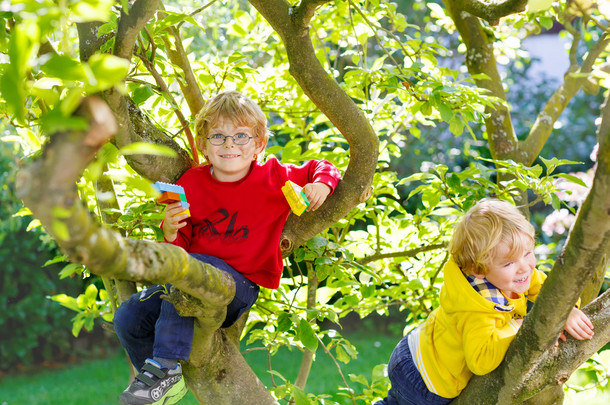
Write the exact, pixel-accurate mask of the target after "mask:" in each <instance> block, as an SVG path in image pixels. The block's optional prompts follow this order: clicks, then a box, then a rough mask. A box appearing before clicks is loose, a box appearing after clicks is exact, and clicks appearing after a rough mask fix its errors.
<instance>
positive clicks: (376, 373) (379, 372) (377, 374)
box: [372, 364, 388, 383]
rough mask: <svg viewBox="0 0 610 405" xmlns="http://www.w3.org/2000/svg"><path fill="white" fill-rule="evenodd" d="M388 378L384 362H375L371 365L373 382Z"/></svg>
mask: <svg viewBox="0 0 610 405" xmlns="http://www.w3.org/2000/svg"><path fill="white" fill-rule="evenodd" d="M386 378H388V369H387V366H386V365H385V364H377V365H376V366H375V367H373V381H372V382H373V383H376V382H377V381H381V380H384V379H386Z"/></svg>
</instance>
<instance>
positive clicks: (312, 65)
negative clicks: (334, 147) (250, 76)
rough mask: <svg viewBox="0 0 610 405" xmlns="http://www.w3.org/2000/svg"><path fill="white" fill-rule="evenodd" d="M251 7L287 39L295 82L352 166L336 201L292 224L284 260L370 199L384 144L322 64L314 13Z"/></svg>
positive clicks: (255, 0) (258, 1)
mask: <svg viewBox="0 0 610 405" xmlns="http://www.w3.org/2000/svg"><path fill="white" fill-rule="evenodd" d="M250 3H251V4H252V5H253V6H254V7H256V9H257V10H258V11H259V12H260V13H261V14H262V15H263V16H264V17H265V19H266V20H267V21H268V22H269V23H270V24H271V25H272V26H273V28H274V29H275V31H276V32H277V33H278V34H279V35H280V37H281V38H282V40H283V42H284V45H285V46H286V51H287V54H288V59H289V61H290V73H291V74H292V76H293V77H294V78H295V79H296V81H297V82H298V83H299V85H300V86H301V88H302V89H303V91H304V92H305V93H306V94H307V96H308V97H309V98H310V99H311V101H313V103H314V104H315V105H316V106H317V107H318V108H319V109H320V110H321V111H322V112H323V113H324V114H325V115H326V116H327V117H328V119H329V120H330V121H331V122H332V123H333V125H335V127H336V128H337V129H338V130H339V131H340V132H341V134H343V136H344V137H345V139H346V140H347V142H348V143H349V146H350V154H351V155H350V163H349V165H348V168H347V170H346V172H345V174H344V176H343V181H341V182H340V183H339V186H338V187H337V189H336V190H335V192H334V193H333V195H332V196H331V197H330V198H329V199H328V200H327V201H326V202H325V203H324V205H323V206H322V207H321V208H320V209H318V210H317V211H315V212H313V213H307V214H305V215H302V216H301V217H295V216H291V217H290V218H289V219H288V222H287V224H286V226H285V227H284V233H283V235H282V244H281V247H282V251H283V252H284V254H288V253H289V252H291V251H292V250H293V249H294V248H295V247H296V246H298V245H299V244H301V243H303V242H304V241H306V240H308V239H310V238H311V237H313V236H314V235H316V234H317V233H318V232H320V231H322V230H323V229H325V228H327V227H329V226H330V225H332V224H333V223H335V222H336V221H338V220H339V219H340V218H342V217H344V216H345V215H347V213H348V212H349V211H350V210H351V209H352V208H353V207H355V206H356V205H357V204H359V203H361V202H363V201H365V200H366V199H368V197H369V196H370V194H371V183H372V179H373V174H374V173H375V168H376V165H377V158H378V156H377V155H378V150H379V140H378V138H377V135H376V134H375V132H374V130H373V128H372V127H371V125H370V123H369V121H368V120H367V119H366V117H365V116H364V115H363V114H362V111H360V109H359V108H358V107H357V106H356V104H355V103H354V102H353V101H352V100H351V99H350V98H349V97H348V96H347V94H346V93H345V92H344V91H343V90H342V89H341V87H340V86H339V85H338V83H337V82H336V81H335V80H334V79H333V78H332V77H331V76H330V75H329V74H328V72H326V70H324V68H323V66H322V65H321V64H320V62H319V61H318V59H317V57H316V54H315V50H314V48H313V45H312V42H311V38H310V36H309V26H308V24H307V23H308V21H309V18H310V15H311V14H312V12H311V8H308V10H309V11H307V12H305V11H303V12H302V13H300V14H298V15H295V14H294V13H293V10H291V8H290V4H288V3H287V2H285V1H284V0H271V1H270V0H265V1H263V0H251V1H250ZM306 3H307V4H306V5H305V4H304V5H303V6H302V7H306V6H313V7H316V6H317V5H319V4H323V2H321V1H320V2H318V1H313V2H306ZM302 10H304V9H302Z"/></svg>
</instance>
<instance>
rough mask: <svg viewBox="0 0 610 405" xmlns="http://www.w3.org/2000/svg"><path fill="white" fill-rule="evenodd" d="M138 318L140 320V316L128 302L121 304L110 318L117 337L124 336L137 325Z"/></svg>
mask: <svg viewBox="0 0 610 405" xmlns="http://www.w3.org/2000/svg"><path fill="white" fill-rule="evenodd" d="M138 318H140V315H138V314H137V311H135V310H134V308H132V304H131V302H130V301H129V300H128V301H125V302H123V303H122V304H121V305H119V307H118V308H117V310H116V311H115V313H114V316H113V318H112V323H113V325H114V331H115V332H116V333H117V334H118V335H119V336H121V335H124V334H125V333H126V332H127V331H129V330H130V329H131V328H132V327H133V326H134V325H136V324H138Z"/></svg>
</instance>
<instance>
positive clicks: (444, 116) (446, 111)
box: [438, 102, 453, 122]
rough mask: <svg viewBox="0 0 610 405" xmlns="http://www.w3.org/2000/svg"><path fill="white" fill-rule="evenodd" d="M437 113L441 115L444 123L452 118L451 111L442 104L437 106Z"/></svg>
mask: <svg viewBox="0 0 610 405" xmlns="http://www.w3.org/2000/svg"><path fill="white" fill-rule="evenodd" d="M438 111H439V112H440V113H441V119H442V120H443V121H445V122H450V121H451V119H452V118H453V110H452V109H451V107H449V106H448V105H447V104H445V103H443V102H441V103H440V105H439V106H438Z"/></svg>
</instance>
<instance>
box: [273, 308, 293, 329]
mask: <svg viewBox="0 0 610 405" xmlns="http://www.w3.org/2000/svg"><path fill="white" fill-rule="evenodd" d="M291 327H292V320H291V319H290V314H288V313H286V312H282V313H281V314H280V316H278V318H277V330H278V332H286V331H287V330H289V329H290V328H291Z"/></svg>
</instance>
